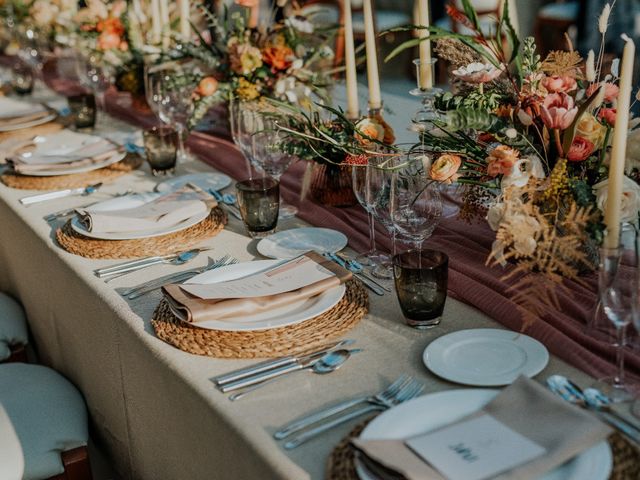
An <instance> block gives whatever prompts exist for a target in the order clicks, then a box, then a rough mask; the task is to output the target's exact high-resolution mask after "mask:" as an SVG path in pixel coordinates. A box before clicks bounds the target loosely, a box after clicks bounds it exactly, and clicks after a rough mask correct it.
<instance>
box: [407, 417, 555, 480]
mask: <svg viewBox="0 0 640 480" xmlns="http://www.w3.org/2000/svg"><path fill="white" fill-rule="evenodd" d="M405 444H406V445H407V446H408V447H409V448H411V450H413V451H414V452H415V453H417V454H418V456H420V457H421V458H422V459H423V460H425V461H426V462H428V463H430V464H431V465H432V466H433V467H434V468H436V469H437V470H438V471H440V473H442V474H443V475H444V476H445V477H446V478H448V479H450V480H484V479H486V478H492V477H494V476H495V475H497V474H498V473H502V472H504V471H507V470H509V469H511V468H513V467H516V466H518V465H520V464H523V463H526V462H528V461H530V460H533V459H534V458H536V457H539V456H540V455H542V454H544V453H545V451H546V450H545V449H544V448H542V447H541V446H540V445H538V444H537V443H535V442H533V441H531V440H529V439H528V438H527V437H525V436H523V435H521V434H519V433H518V432H515V431H513V430H512V429H510V428H509V427H507V426H506V425H505V424H504V423H502V422H500V421H499V420H496V419H495V418H494V417H493V416H491V415H482V416H480V417H477V418H472V419H470V420H467V421H464V422H460V423H457V424H455V425H452V426H449V427H445V428H443V429H441V430H438V431H436V432H433V433H426V434H424V435H420V436H418V437H414V438H411V439H409V440H407V441H406V442H405Z"/></svg>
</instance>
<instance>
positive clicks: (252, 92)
mask: <svg viewBox="0 0 640 480" xmlns="http://www.w3.org/2000/svg"><path fill="white" fill-rule="evenodd" d="M236 93H237V94H238V95H239V96H240V98H242V100H255V99H256V98H258V97H259V96H260V89H259V88H258V86H257V85H256V84H255V83H251V82H250V81H249V80H247V79H246V78H242V77H241V78H240V81H239V82H238V88H237V89H236Z"/></svg>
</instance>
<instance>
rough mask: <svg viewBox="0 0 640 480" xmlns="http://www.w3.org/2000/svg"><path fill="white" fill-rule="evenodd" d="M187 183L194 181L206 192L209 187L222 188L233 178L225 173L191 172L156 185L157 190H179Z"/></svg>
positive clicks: (193, 182)
mask: <svg viewBox="0 0 640 480" xmlns="http://www.w3.org/2000/svg"><path fill="white" fill-rule="evenodd" d="M187 183H192V184H194V185H195V186H196V187H198V188H201V189H202V190H204V191H205V192H207V191H208V190H209V189H213V190H222V189H223V188H226V187H227V186H229V184H230V183H231V178H229V177H228V176H227V175H225V174H223V173H211V172H210V173H190V174H188V175H181V176H179V177H175V178H170V179H168V180H165V181H164V182H161V183H159V184H158V185H156V191H157V192H168V191H170V190H177V189H178V188H180V187H183V186H184V185H186V184H187Z"/></svg>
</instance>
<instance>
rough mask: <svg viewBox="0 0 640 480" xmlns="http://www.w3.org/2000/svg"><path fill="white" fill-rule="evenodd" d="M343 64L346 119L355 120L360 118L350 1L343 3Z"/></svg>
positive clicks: (346, 0)
mask: <svg viewBox="0 0 640 480" xmlns="http://www.w3.org/2000/svg"><path fill="white" fill-rule="evenodd" d="M344 62H345V66H346V69H347V71H346V76H347V118H349V119H350V120H357V119H358V117H359V116H360V106H359V105H358V79H357V72H356V50H355V47H354V43H353V22H352V21H351V0H345V2H344Z"/></svg>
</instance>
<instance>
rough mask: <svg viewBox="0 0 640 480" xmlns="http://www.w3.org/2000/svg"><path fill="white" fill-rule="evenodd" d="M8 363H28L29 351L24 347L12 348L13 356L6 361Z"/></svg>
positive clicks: (16, 346) (14, 346) (15, 346)
mask: <svg viewBox="0 0 640 480" xmlns="http://www.w3.org/2000/svg"><path fill="white" fill-rule="evenodd" d="M5 361H6V362H7V363H8V362H21V363H27V349H26V347H25V346H24V345H13V346H11V355H10V356H9V358H7V359H6V360H5Z"/></svg>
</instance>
